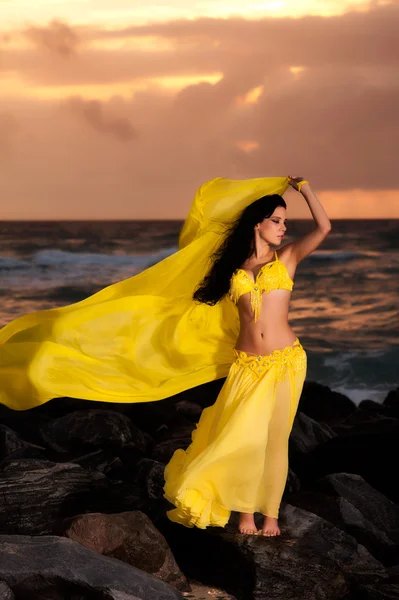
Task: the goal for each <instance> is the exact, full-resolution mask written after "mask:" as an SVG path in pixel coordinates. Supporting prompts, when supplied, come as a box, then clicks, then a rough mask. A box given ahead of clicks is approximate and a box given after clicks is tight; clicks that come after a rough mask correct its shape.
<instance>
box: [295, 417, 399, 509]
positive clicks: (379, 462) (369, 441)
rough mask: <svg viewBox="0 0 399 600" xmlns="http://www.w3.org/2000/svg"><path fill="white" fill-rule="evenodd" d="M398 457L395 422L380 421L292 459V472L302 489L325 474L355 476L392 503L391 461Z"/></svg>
mask: <svg viewBox="0 0 399 600" xmlns="http://www.w3.org/2000/svg"><path fill="white" fill-rule="evenodd" d="M398 455H399V420H397V419H383V420H379V421H378V425H376V426H374V425H373V424H369V423H368V424H367V423H366V424H364V425H363V426H362V428H361V430H360V428H355V427H354V428H352V429H350V430H349V431H347V432H346V433H345V434H342V435H337V436H336V437H334V438H332V439H331V440H327V441H326V442H324V444H320V445H319V446H316V448H314V449H313V450H312V451H311V452H309V453H308V454H305V455H301V456H296V457H295V467H294V468H295V472H296V474H297V475H298V477H299V478H300V480H301V482H302V484H303V487H304V484H305V487H306V486H307V484H308V483H309V482H312V481H314V480H315V479H319V478H320V477H322V476H324V475H327V474H329V473H355V474H357V475H360V476H361V477H363V479H364V480H365V481H367V483H368V484H369V485H371V486H372V487H373V488H375V489H376V490H378V491H379V492H381V493H382V494H384V496H387V497H388V498H389V499H390V500H392V501H393V502H398V501H399V488H398V486H397V481H396V477H395V476H394V475H393V473H392V466H391V461H392V457H396V456H398Z"/></svg>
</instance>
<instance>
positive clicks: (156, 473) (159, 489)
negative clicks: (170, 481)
mask: <svg viewBox="0 0 399 600" xmlns="http://www.w3.org/2000/svg"><path fill="white" fill-rule="evenodd" d="M136 469H137V470H136V478H137V481H138V482H139V483H140V484H141V486H142V488H144V489H145V491H146V493H147V496H148V498H149V500H162V499H163V493H164V492H163V486H164V484H165V479H164V471H165V465H164V464H163V463H161V462H159V461H157V460H152V459H151V458H143V459H141V460H140V461H139V462H138V464H137V466H136Z"/></svg>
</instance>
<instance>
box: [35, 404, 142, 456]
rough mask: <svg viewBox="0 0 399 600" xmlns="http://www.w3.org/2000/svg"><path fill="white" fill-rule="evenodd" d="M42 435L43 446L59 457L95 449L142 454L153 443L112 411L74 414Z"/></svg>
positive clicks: (122, 416)
mask: <svg viewBox="0 0 399 600" xmlns="http://www.w3.org/2000/svg"><path fill="white" fill-rule="evenodd" d="M40 433H41V437H42V442H43V444H44V445H45V446H47V447H48V448H50V449H51V450H54V451H55V452H59V453H62V452H71V451H72V452H81V451H82V450H87V449H94V448H110V449H112V450H114V451H116V450H119V449H122V448H123V449H126V448H132V449H133V448H134V449H136V450H137V452H138V453H143V452H145V451H146V449H147V447H148V446H149V444H150V443H151V438H150V437H149V435H148V434H146V433H144V432H143V431H141V430H140V429H139V428H138V427H136V426H135V425H134V424H133V423H132V421H131V419H130V418H129V417H127V416H126V415H123V414H120V413H118V412H115V411H112V410H97V409H91V410H85V411H83V410H78V411H74V412H72V413H69V414H67V415H64V416H63V417H59V418H57V419H54V420H53V421H51V422H49V423H47V424H46V425H45V426H44V427H42V428H41V430H40Z"/></svg>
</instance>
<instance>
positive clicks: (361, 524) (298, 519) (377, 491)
mask: <svg viewBox="0 0 399 600" xmlns="http://www.w3.org/2000/svg"><path fill="white" fill-rule="evenodd" d="M222 384H223V380H219V381H216V382H212V383H210V384H207V385H204V386H200V387H198V388H195V389H193V390H188V391H186V392H184V393H182V394H179V395H178V396H175V397H173V398H168V399H166V400H163V401H159V402H151V403H145V404H108V403H99V402H88V401H82V400H73V399H69V398H62V399H57V400H53V401H51V402H48V403H47V404H45V405H43V406H41V407H38V408H35V409H32V410H29V411H24V412H15V411H11V410H8V409H7V408H5V407H4V406H0V599H1V600H39V599H40V600H43V599H44V598H45V599H53V600H64V599H65V600H97V599H98V600H103V599H104V600H109V599H112V600H172V599H176V600H177V599H181V598H205V597H207V598H219V599H220V600H222V599H223V598H236V599H237V600H252V599H254V600H270V599H273V598H278V599H280V598H281V599H284V600H291V599H292V600H293V599H306V600H341V599H342V600H385V599H386V600H388V599H389V600H394V599H398V600H399V505H398V503H399V486H398V483H397V464H396V463H397V460H398V457H399V452H398V450H399V388H397V389H396V390H392V391H391V392H390V393H389V394H388V395H387V397H386V398H385V400H384V402H383V403H382V404H377V403H375V402H373V401H371V400H367V399H365V400H364V401H362V402H361V403H360V404H359V406H356V405H355V404H354V403H353V402H352V401H351V400H350V399H349V398H347V397H346V396H343V395H342V394H339V393H336V392H334V391H332V390H330V389H329V388H327V387H325V386H322V385H320V384H318V383H316V382H311V381H307V382H306V383H305V386H304V389H303V393H302V397H301V400H300V405H299V410H298V413H297V416H296V419H295V423H294V427H293V431H292V434H291V438H290V473H289V477H288V481H287V485H286V490H285V493H284V497H283V502H282V506H281V514H280V527H281V536H279V537H278V538H266V537H263V536H245V535H242V534H239V533H237V522H238V515H237V514H236V513H232V516H231V519H230V522H229V523H228V525H227V526H226V528H224V529H222V528H217V527H211V528H207V529H206V530H199V529H197V528H193V529H189V528H186V527H182V526H181V525H177V524H175V523H172V522H170V521H169V520H168V519H167V517H166V516H165V511H166V510H168V509H170V508H172V506H171V505H170V504H169V503H168V502H167V501H166V500H165V499H164V498H163V489H162V488H163V484H164V479H163V471H164V467H165V464H166V463H167V462H168V461H169V459H170V457H171V456H172V454H173V452H174V451H175V449H176V448H185V447H187V446H188V445H189V444H190V441H191V432H192V431H193V429H194V427H195V424H196V423H197V422H198V419H199V416H200V414H201V411H202V409H203V408H205V407H206V406H209V405H210V404H212V403H213V402H214V400H215V399H216V396H217V393H218V391H219V389H220V387H221V386H222ZM257 519H258V523H257V524H258V526H259V527H261V522H262V515H260V514H258V515H257Z"/></svg>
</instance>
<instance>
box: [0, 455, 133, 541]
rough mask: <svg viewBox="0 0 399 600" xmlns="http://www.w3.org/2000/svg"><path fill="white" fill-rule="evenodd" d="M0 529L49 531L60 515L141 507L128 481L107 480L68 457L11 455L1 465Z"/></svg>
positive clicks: (57, 524) (68, 515) (32, 531)
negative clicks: (66, 460)
mask: <svg viewBox="0 0 399 600" xmlns="http://www.w3.org/2000/svg"><path fill="white" fill-rule="evenodd" d="M0 497H1V503H0V532H2V533H19V534H43V533H52V532H54V531H55V530H56V529H57V527H58V526H59V523H60V521H61V520H62V519H64V518H65V517H71V516H74V515H76V514H80V513H84V512H92V511H99V512H114V511H120V510H128V509H141V508H142V505H143V498H142V493H141V492H140V490H139V488H138V487H137V486H135V485H133V484H128V483H125V482H120V481H111V480H109V479H107V477H105V476H104V475H103V474H101V473H99V472H89V471H86V470H85V469H83V468H82V467H80V466H79V465H75V464H71V463H63V464H58V463H52V462H50V461H43V460H33V459H32V460H15V461H11V462H9V463H7V464H6V466H5V467H4V468H3V469H2V470H1V471H0Z"/></svg>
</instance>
